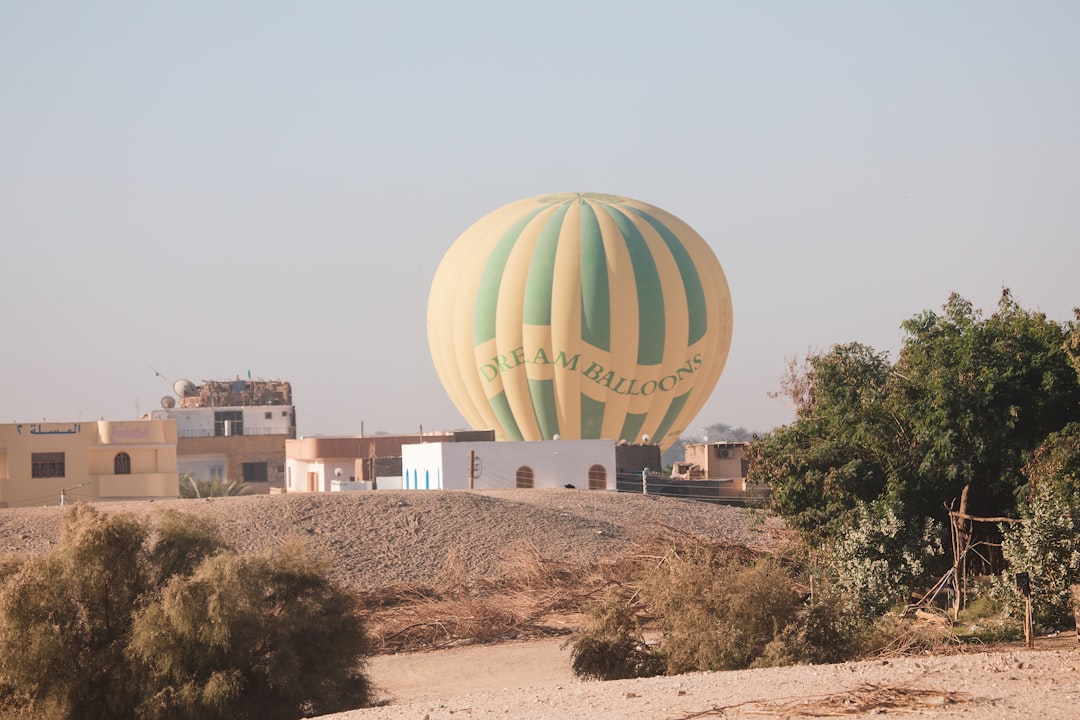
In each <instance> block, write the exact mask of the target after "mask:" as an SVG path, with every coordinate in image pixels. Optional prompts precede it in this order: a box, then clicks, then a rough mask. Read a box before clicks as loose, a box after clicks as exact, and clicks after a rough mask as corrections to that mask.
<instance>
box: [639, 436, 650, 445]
mask: <svg viewBox="0 0 1080 720" xmlns="http://www.w3.org/2000/svg"><path fill="white" fill-rule="evenodd" d="M641 442H643V443H646V444H648V442H649V436H648V435H642V436H641Z"/></svg>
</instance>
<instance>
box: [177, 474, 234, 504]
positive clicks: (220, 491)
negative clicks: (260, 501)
mask: <svg viewBox="0 0 1080 720" xmlns="http://www.w3.org/2000/svg"><path fill="white" fill-rule="evenodd" d="M250 494H251V486H250V485H248V484H247V483H242V482H238V481H236V480H232V481H229V480H215V479H210V480H199V479H197V478H196V477H195V476H194V475H192V474H191V473H189V472H188V473H183V474H182V475H181V476H180V497H181V498H183V499H185V500H192V499H196V498H207V497H233V496H236V495H250Z"/></svg>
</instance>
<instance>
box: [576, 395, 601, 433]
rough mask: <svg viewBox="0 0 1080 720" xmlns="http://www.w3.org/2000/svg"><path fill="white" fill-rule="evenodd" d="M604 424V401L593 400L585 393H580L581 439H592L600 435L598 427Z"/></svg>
mask: <svg viewBox="0 0 1080 720" xmlns="http://www.w3.org/2000/svg"><path fill="white" fill-rule="evenodd" d="M603 426H604V403H603V402H602V401H600V400H593V399H592V398H591V397H589V396H588V395H586V394H585V393H581V439H582V440H594V439H596V438H599V437H600V429H601V428H602V427H603Z"/></svg>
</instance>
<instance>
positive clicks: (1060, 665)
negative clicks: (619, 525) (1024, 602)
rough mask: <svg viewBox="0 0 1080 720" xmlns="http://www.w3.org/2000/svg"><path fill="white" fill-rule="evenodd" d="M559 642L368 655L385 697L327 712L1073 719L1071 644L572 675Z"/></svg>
mask: <svg viewBox="0 0 1080 720" xmlns="http://www.w3.org/2000/svg"><path fill="white" fill-rule="evenodd" d="M561 645H562V641H560V640H557V639H556V640H540V641H529V642H523V643H505V644H501V645H493V646H482V647H468V648H455V649H452V650H441V651H437V652H433V653H415V654H409V655H399V656H386V657H379V658H376V659H375V661H374V662H373V663H372V666H371V675H372V678H373V679H374V680H375V682H376V683H377V684H379V685H380V687H381V688H382V692H383V696H384V697H385V698H386V699H387V700H388V701H389V702H391V703H392V704H390V705H386V706H383V707H376V708H369V709H365V710H354V711H351V712H347V713H338V714H336V715H329V716H325V717H326V718H333V719H334V720H368V719H369V718H370V719H372V720H373V719H375V718H379V719H380V720H462V719H463V718H476V719H478V720H479V719H484V718H515V720H548V719H550V718H559V719H562V720H569V719H571V718H572V719H575V720H577V719H585V718H596V719H598V720H599V719H600V718H618V719H620V720H688V719H689V718H734V717H738V718H744V717H745V718H791V719H794V718H817V717H871V716H873V717H885V718H891V719H894V720H898V719H900V718H919V719H923V720H925V719H927V718H972V719H973V720H974V719H976V718H977V719H978V720H999V719H1000V720H1005V719H1007V718H1009V719H1012V718H1040V719H1042V718H1047V719H1051V720H1073V719H1074V718H1077V717H1080V645H1078V644H1077V642H1076V638H1075V636H1073V635H1072V634H1071V633H1070V634H1069V636H1067V637H1064V636H1063V637H1059V638H1038V639H1037V640H1036V643H1035V649H1034V650H1026V649H1022V648H1016V649H1009V650H1005V651H999V652H987V653H966V654H963V655H950V656H942V657H904V658H896V659H889V660H874V661H866V662H857V663H842V664H839V665H815V666H798V667H787V668H769V669H763V670H742V671H736V672H723V673H692V674H688V675H679V676H675V677H659V678H647V679H641V680H619V681H612V682H597V681H580V680H576V679H574V678H573V676H572V675H571V673H570V668H569V650H566V649H561V647H560V646H561Z"/></svg>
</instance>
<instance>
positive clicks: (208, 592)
mask: <svg viewBox="0 0 1080 720" xmlns="http://www.w3.org/2000/svg"><path fill="white" fill-rule="evenodd" d="M61 522H62V525H61V539H60V543H59V544H58V546H57V548H56V549H55V550H54V551H53V552H51V553H49V554H48V555H45V556H41V557H37V558H31V559H27V560H22V561H20V562H16V561H14V560H12V559H10V558H8V559H6V560H4V561H3V563H0V566H2V567H3V570H4V571H3V572H2V573H0V703H2V705H0V710H2V712H3V715H4V716H7V717H35V718H49V719H51V718H88V719H94V718H103V719H104V718H159V717H161V718H164V717H169V718H183V717H205V718H214V717H231V718H232V717H235V718H243V717H252V718H254V717H260V718H262V717H265V718H295V717H298V716H300V715H302V714H308V713H312V712H320V713H328V712H334V711H337V710H344V709H348V708H351V707H356V706H357V705H359V704H364V703H366V702H367V701H368V700H369V692H370V689H369V685H368V683H367V680H366V678H365V677H364V676H363V674H362V673H361V670H362V665H361V659H362V658H363V656H364V655H365V654H366V653H367V651H368V645H367V640H366V636H365V635H364V632H363V625H362V623H361V622H360V619H359V618H358V617H357V616H356V614H355V612H354V608H353V605H352V600H351V598H350V597H349V596H348V595H346V594H345V593H344V592H343V591H341V590H340V589H338V588H336V587H334V586H333V585H331V584H330V583H329V581H328V580H327V573H326V567H325V565H323V564H320V563H319V562H317V561H315V560H313V559H312V558H311V557H309V556H308V554H307V553H306V552H304V551H303V550H302V549H300V548H298V547H294V546H293V547H288V548H286V549H284V550H282V551H281V552H279V553H277V554H276V555H273V556H270V555H267V556H255V557H250V556H240V555H237V554H235V553H233V552H231V551H229V550H228V549H227V548H226V547H225V545H224V543H223V541H222V540H221V536H220V533H218V531H217V529H216V528H215V527H213V526H212V525H209V524H207V523H205V522H204V521H201V520H197V519H195V518H192V517H190V516H186V515H184V514H181V513H175V512H171V513H169V512H167V513H165V514H159V515H158V516H157V526H156V527H152V526H151V524H150V523H149V522H147V521H144V520H140V519H138V518H136V517H135V516H133V515H131V514H127V513H120V512H117V513H111V514H108V515H106V514H103V513H101V512H99V511H97V510H95V509H94V508H92V507H91V506H89V505H75V506H72V507H71V508H69V509H68V510H67V511H66V512H65V513H64V516H63V519H62V521H61Z"/></svg>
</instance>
